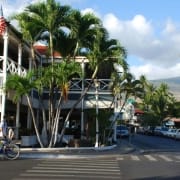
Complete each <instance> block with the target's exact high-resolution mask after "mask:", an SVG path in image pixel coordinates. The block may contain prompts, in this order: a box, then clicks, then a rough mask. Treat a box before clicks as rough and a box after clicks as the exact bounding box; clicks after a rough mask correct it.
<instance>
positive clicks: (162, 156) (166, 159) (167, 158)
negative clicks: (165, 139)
mask: <svg viewBox="0 0 180 180" xmlns="http://www.w3.org/2000/svg"><path fill="white" fill-rule="evenodd" d="M159 157H160V158H162V159H163V160H165V161H168V162H172V161H173V160H172V159H170V158H169V157H167V156H164V155H159Z"/></svg>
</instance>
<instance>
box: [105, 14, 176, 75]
mask: <svg viewBox="0 0 180 180" xmlns="http://www.w3.org/2000/svg"><path fill="white" fill-rule="evenodd" d="M103 23H104V26H105V27H106V28H107V30H108V32H109V33H110V36H111V37H112V38H116V39H119V40H120V42H121V44H122V45H123V46H124V47H125V48H126V49H127V52H128V54H129V55H131V56H136V57H138V58H139V59H140V60H141V61H142V62H143V64H144V65H142V66H137V67H134V66H133V65H132V67H131V70H132V72H133V73H134V74H135V75H136V76H137V77H138V76H139V75H140V74H144V75H146V77H147V78H148V79H158V78H163V77H165V78H167V77H175V76H180V65H179V64H178V63H179V61H180V48H179V44H180V31H178V29H177V27H176V25H175V23H173V22H172V21H171V20H169V19H168V20H167V22H166V25H165V27H164V29H162V30H161V32H158V33H156V32H155V30H154V29H155V27H153V25H152V22H150V21H148V20H146V18H145V17H144V16H143V15H136V16H134V17H133V18H132V19H131V20H128V21H123V20H121V19H118V18H117V17H116V16H115V15H113V14H107V15H105V16H104V19H103ZM162 28H163V27H162Z"/></svg>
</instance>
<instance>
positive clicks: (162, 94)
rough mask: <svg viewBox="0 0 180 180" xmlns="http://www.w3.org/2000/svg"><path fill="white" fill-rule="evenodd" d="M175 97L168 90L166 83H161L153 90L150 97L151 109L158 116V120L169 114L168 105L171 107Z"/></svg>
mask: <svg viewBox="0 0 180 180" xmlns="http://www.w3.org/2000/svg"><path fill="white" fill-rule="evenodd" d="M174 103H175V99H174V98H173V95H172V94H171V93H170V92H169V88H168V86H167V84H164V83H162V84H161V85H160V86H159V87H158V88H157V89H156V91H155V93H154V96H153V99H152V107H151V108H152V110H153V112H154V113H155V114H156V115H157V116H158V117H159V120H160V122H162V120H163V119H164V118H165V117H166V116H167V115H168V114H169V112H168V110H169V107H171V108H172V107H173V106H174Z"/></svg>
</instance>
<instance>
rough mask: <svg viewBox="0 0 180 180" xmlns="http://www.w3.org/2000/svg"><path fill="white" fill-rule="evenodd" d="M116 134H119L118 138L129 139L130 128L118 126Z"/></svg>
mask: <svg viewBox="0 0 180 180" xmlns="http://www.w3.org/2000/svg"><path fill="white" fill-rule="evenodd" d="M116 134H117V138H119V137H129V128H128V127H127V126H125V125H117V127H116Z"/></svg>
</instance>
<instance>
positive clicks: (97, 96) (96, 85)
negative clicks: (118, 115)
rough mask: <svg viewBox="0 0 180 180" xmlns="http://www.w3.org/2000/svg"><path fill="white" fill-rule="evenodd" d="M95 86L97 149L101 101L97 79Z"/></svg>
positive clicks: (97, 145)
mask: <svg viewBox="0 0 180 180" xmlns="http://www.w3.org/2000/svg"><path fill="white" fill-rule="evenodd" d="M94 85H95V89H96V92H95V97H96V143H95V147H99V121H98V115H99V105H98V101H99V93H98V88H99V83H98V81H97V79H95V80H94Z"/></svg>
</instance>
